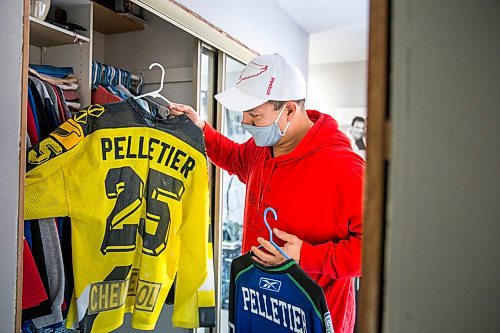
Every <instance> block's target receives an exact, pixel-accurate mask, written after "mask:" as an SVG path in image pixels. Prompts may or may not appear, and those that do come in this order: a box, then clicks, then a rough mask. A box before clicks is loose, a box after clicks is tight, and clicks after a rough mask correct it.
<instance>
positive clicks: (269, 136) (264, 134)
mask: <svg viewBox="0 0 500 333" xmlns="http://www.w3.org/2000/svg"><path fill="white" fill-rule="evenodd" d="M285 107H286V104H285V105H283V108H282V109H281V111H280V113H279V114H278V117H277V118H276V120H275V121H274V123H272V124H271V125H268V126H252V125H248V124H244V123H242V124H241V126H243V128H244V129H245V130H246V131H247V132H248V133H250V134H251V135H252V136H253V139H254V140H255V144H256V145H257V146H260V147H270V146H274V145H275V144H277V143H278V141H280V139H281V138H282V137H283V136H285V133H286V130H287V129H288V126H290V122H288V123H287V124H286V126H285V129H284V130H283V132H281V130H280V128H279V126H278V120H279V119H280V117H281V114H283V111H285Z"/></svg>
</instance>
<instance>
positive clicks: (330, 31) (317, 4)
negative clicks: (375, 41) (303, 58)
mask: <svg viewBox="0 0 500 333" xmlns="http://www.w3.org/2000/svg"><path fill="white" fill-rule="evenodd" d="M275 1H276V2H277V3H278V4H279V5H280V6H281V8H283V10H285V11H286V12H287V13H288V15H290V17H291V18H292V19H293V20H294V21H295V22H297V24H298V25H300V26H301V27H302V29H304V31H306V32H307V33H308V34H309V35H310V39H309V63H310V64H320V63H334V62H345V61H361V60H366V59H367V55H368V53H367V49H368V47H367V46H368V12H369V0H275Z"/></svg>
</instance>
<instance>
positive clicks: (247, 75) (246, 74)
mask: <svg viewBox="0 0 500 333" xmlns="http://www.w3.org/2000/svg"><path fill="white" fill-rule="evenodd" d="M267 68H268V66H267V65H260V64H257V63H255V62H251V63H249V64H248V65H247V67H245V70H244V71H243V73H241V75H240V78H239V80H238V82H237V83H236V84H240V83H241V82H242V81H245V80H248V79H251V78H253V77H256V76H259V75H260V74H262V73H264V72H265V71H267Z"/></svg>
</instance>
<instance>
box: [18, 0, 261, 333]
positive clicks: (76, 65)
mask: <svg viewBox="0 0 500 333" xmlns="http://www.w3.org/2000/svg"><path fill="white" fill-rule="evenodd" d="M104 2H105V1H104ZM108 2H109V1H108ZM133 3H134V6H138V7H137V8H139V11H140V16H141V17H133V16H131V14H120V13H117V12H115V11H113V10H111V9H110V8H108V7H106V6H104V5H102V4H100V3H97V2H93V1H89V0H52V1H51V12H50V13H49V16H48V17H49V18H50V17H53V15H54V13H53V10H55V8H57V7H60V8H62V9H63V10H64V11H65V13H66V14H67V22H71V23H73V24H76V25H79V26H80V27H82V28H83V29H84V30H77V31H76V32H73V31H69V30H67V29H65V28H64V27H61V26H58V25H55V24H52V23H50V22H48V20H45V21H43V20H40V19H38V18H35V17H32V16H30V17H29V19H28V22H29V35H28V36H26V37H25V41H28V42H29V64H32V65H52V66H57V67H71V68H73V71H74V75H75V77H76V78H77V80H78V94H79V103H80V108H83V107H85V106H87V105H89V104H91V103H92V97H91V96H92V81H93V78H94V77H93V67H92V64H93V62H97V63H100V64H106V65H109V66H113V67H114V68H120V69H122V70H125V71H127V72H129V73H132V74H133V75H134V76H135V77H138V76H140V77H142V78H143V82H142V92H143V93H144V92H148V91H152V90H156V89H157V88H158V87H159V85H160V77H161V72H160V71H159V70H158V68H157V67H153V68H152V70H149V67H150V65H151V64H152V63H159V64H161V65H162V66H163V67H164V68H165V71H166V73H165V79H164V82H163V84H164V89H163V91H162V94H163V95H164V96H165V97H167V98H168V99H169V100H171V101H174V102H178V103H183V104H188V105H193V106H194V107H195V108H197V109H199V110H201V111H202V112H203V113H204V116H205V117H206V119H207V120H208V121H210V122H211V123H212V124H213V125H214V126H215V127H220V128H222V127H223V122H224V116H223V113H222V112H221V111H222V110H221V109H220V106H216V104H215V103H214V102H213V100H207V97H208V94H210V96H213V93H214V91H215V90H221V89H223V86H224V75H223V74H221V71H222V70H224V69H225V60H226V53H225V52H222V51H220V49H223V50H225V51H227V50H228V49H231V48H233V49H236V50H238V51H237V52H235V53H233V54H232V57H233V58H235V59H237V60H239V61H243V62H244V61H247V60H249V59H250V58H252V57H253V56H254V55H255V54H254V53H253V52H250V51H249V50H248V49H245V48H244V47H242V46H241V45H236V44H237V43H235V42H234V40H231V39H229V38H228V37H227V36H224V37H222V34H220V32H218V31H216V29H214V27H211V26H208V25H207V24H206V22H202V21H201V20H200V19H199V18H195V17H194V16H193V15H192V14H190V13H187V12H186V11H184V10H183V9H182V8H180V7H178V6H177V5H175V4H174V3H173V2H170V1H164V2H161V3H160V2H157V1H134V2H133ZM138 4H139V5H140V6H139V5H138ZM186 15H187V16H186ZM172 17H175V19H172ZM186 17H189V18H188V19H186ZM179 18H181V19H179ZM179 21H181V22H183V23H177V24H175V25H174V24H172V23H171V22H179ZM189 22H195V23H189ZM200 22H201V23H200ZM200 24H202V26H200ZM186 25H188V26H191V28H190V29H188V28H186ZM179 26H181V27H182V29H181V27H179ZM193 27H194V28H193ZM186 30H188V31H190V32H187V31H186ZM195 36H196V37H195ZM235 45H236V46H235ZM206 53H209V54H210V55H211V57H210V62H209V63H208V65H209V66H210V68H209V72H210V73H211V74H209V78H210V80H211V81H210V82H208V83H207V82H205V81H203V83H200V81H202V77H203V75H205V77H204V79H206V76H207V73H206V72H205V71H203V73H202V70H200V65H201V64H202V58H203V54H206ZM24 70H25V71H27V70H28V69H27V68H24ZM94 76H95V73H94ZM209 99H210V98H209ZM200 103H202V104H203V105H205V104H206V107H203V105H201V104H200ZM21 135H22V137H24V135H25V133H21ZM23 153H24V152H22V154H23ZM210 175H211V176H212V177H211V189H212V203H213V205H212V207H211V213H212V221H213V222H214V223H212V225H214V224H215V225H220V223H218V221H220V216H218V212H219V211H220V208H219V204H220V203H219V202H220V201H221V196H222V194H221V193H219V192H220V191H219V190H218V188H220V187H221V183H222V181H221V176H220V174H219V173H218V172H216V171H215V170H213V169H211V170H210ZM213 232H214V237H215V241H214V244H215V245H214V247H215V249H214V252H215V256H216V257H215V267H217V266H218V264H217V262H218V260H219V259H218V258H219V256H220V253H219V252H220V242H218V241H217V239H218V237H219V235H218V234H219V233H220V231H218V230H217V228H215V230H213ZM19 265H22V263H19ZM220 274H221V273H220V272H219V271H218V270H217V269H216V280H220ZM171 313H172V307H171V306H170V305H165V306H164V308H163V310H162V313H161V315H160V319H159V320H158V322H157V325H156V329H155V331H157V332H189V331H190V330H187V329H179V328H173V327H172V325H171ZM17 324H18V323H17ZM133 331H134V332H135V331H136V330H134V329H132V328H131V327H130V318H129V315H127V316H126V317H125V321H124V324H123V325H122V327H120V328H119V329H117V330H116V332H133ZM199 331H203V330H202V329H200V330H199Z"/></svg>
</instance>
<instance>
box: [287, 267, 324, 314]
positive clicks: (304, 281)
mask: <svg viewBox="0 0 500 333" xmlns="http://www.w3.org/2000/svg"><path fill="white" fill-rule="evenodd" d="M288 273H289V274H290V275H291V276H292V277H293V278H294V279H295V280H296V281H297V282H298V283H299V284H300V285H301V286H302V287H303V288H304V290H305V291H306V292H307V293H308V294H309V296H310V297H311V299H312V301H313V302H314V306H315V307H316V309H318V310H319V311H320V312H321V314H322V315H323V314H324V313H325V312H327V311H328V306H327V305H326V299H325V295H324V293H323V289H322V288H321V287H320V286H319V285H318V284H317V283H316V282H315V281H314V280H313V279H312V278H311V277H310V276H309V275H307V273H306V272H304V271H303V270H302V269H301V268H300V267H299V266H298V265H293V266H292V267H290V271H289V272H288Z"/></svg>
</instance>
